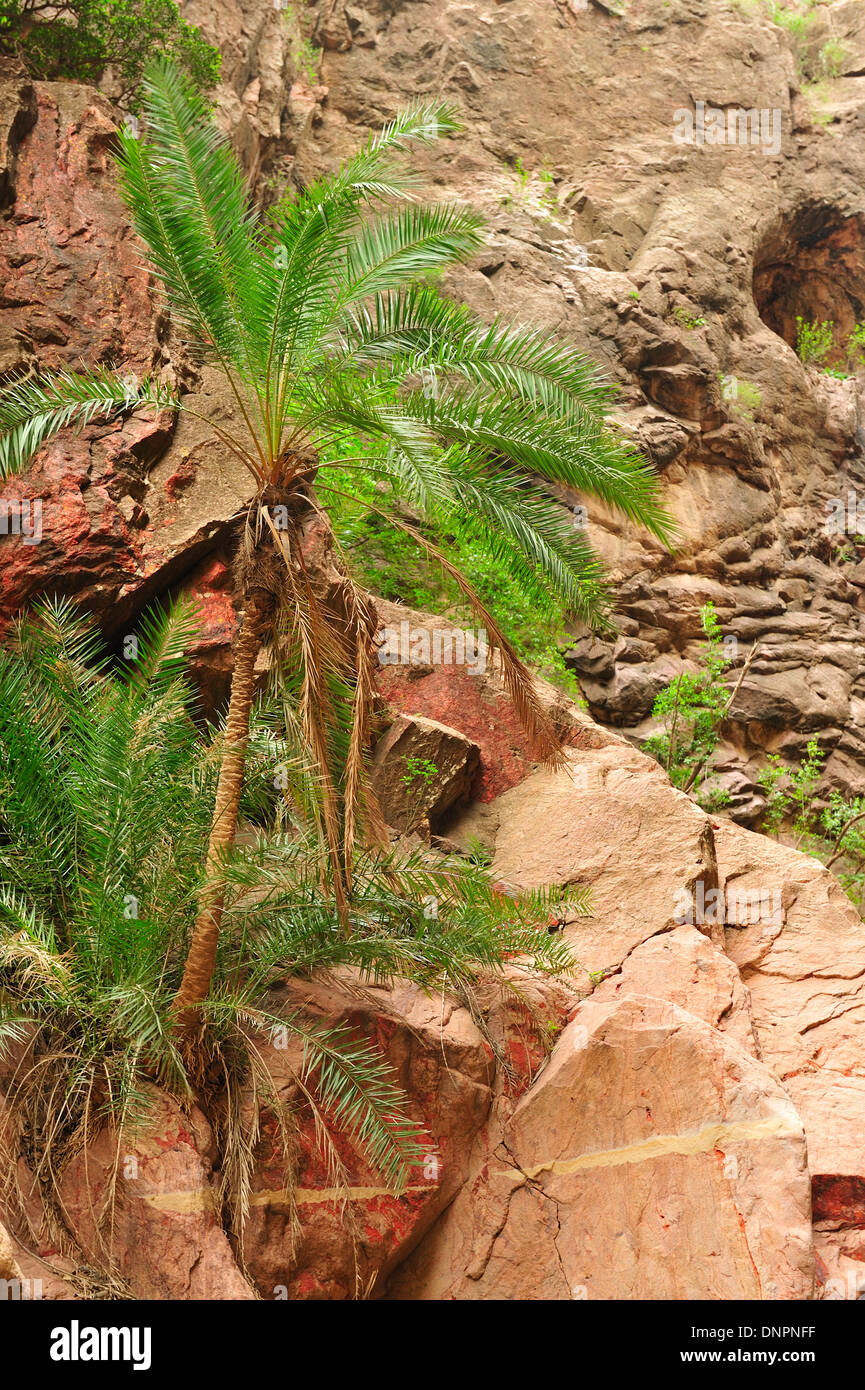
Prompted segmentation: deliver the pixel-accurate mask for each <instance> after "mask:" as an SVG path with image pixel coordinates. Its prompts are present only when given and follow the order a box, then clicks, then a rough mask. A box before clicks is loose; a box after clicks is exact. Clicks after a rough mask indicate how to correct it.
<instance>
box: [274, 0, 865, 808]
mask: <svg viewBox="0 0 865 1390" xmlns="http://www.w3.org/2000/svg"><path fill="white" fill-rule="evenodd" d="M320 11H321V13H322V15H325V16H326V28H327V34H328V38H327V40H326V42H325V50H326V51H325V52H324V56H323V62H322V79H323V81H324V83H325V84H326V87H327V98H326V100H325V101H324V102H323V104H322V105H321V109H320V118H319V120H318V122H317V123H316V124H315V125H314V126H313V127H312V128H311V130H310V132H309V136H308V138H306V139H305V140H304V141H303V142H302V144H301V146H300V148H299V150H298V155H297V166H298V168H299V169H300V170H302V171H303V172H304V174H306V173H307V172H308V171H312V170H313V169H317V168H319V167H321V166H322V165H328V164H332V163H333V161H334V160H335V159H337V158H338V157H339V156H341V155H342V154H343V153H344V152H346V151H347V150H348V149H349V148H350V147H351V145H352V144H353V142H354V140H355V139H356V137H357V135H358V134H359V133H360V131H361V129H362V128H364V127H366V126H367V125H369V124H375V123H376V122H378V121H380V120H382V119H384V118H385V117H386V116H387V115H390V114H391V113H392V111H393V110H394V109H395V108H396V107H398V106H399V105H401V104H402V103H403V102H404V101H405V100H406V99H407V98H408V97H409V96H410V95H413V94H415V93H416V92H424V93H427V92H429V93H436V94H437V93H444V94H446V95H447V96H448V97H449V98H450V99H452V100H453V101H454V102H456V104H457V105H458V107H459V108H460V111H461V114H462V116H463V119H464V122H465V125H466V134H465V135H464V136H462V137H461V138H460V142H459V145H458V146H456V147H455V149H454V156H453V157H452V158H450V159H448V160H446V161H442V160H438V159H436V157H435V156H432V157H431V159H430V161H429V162H428V163H426V164H423V161H422V167H425V168H426V169H428V170H429V172H430V177H431V179H434V182H435V186H436V191H437V192H438V193H440V194H441V196H451V195H457V196H462V197H467V198H469V199H471V201H472V202H473V203H475V204H476V205H480V206H481V207H482V208H483V210H484V211H485V212H486V213H487V216H488V219H489V226H490V233H491V245H490V246H489V248H488V249H486V250H485V251H484V252H483V253H482V254H481V255H480V256H479V257H478V258H476V260H475V261H474V262H473V263H471V264H470V265H469V266H467V267H466V268H465V270H463V271H461V272H459V274H457V275H455V276H454V277H453V278H452V282H451V283H452V286H453V290H454V292H455V293H457V294H459V295H460V296H461V297H462V298H464V299H465V300H467V301H468V302H469V303H470V304H472V305H473V306H474V307H475V308H476V309H478V310H479V311H480V312H481V313H483V314H484V315H485V316H490V315H492V314H493V313H495V312H497V311H498V312H502V313H504V314H505V315H506V316H507V317H508V318H511V319H515V320H521V319H526V320H531V321H533V322H541V323H544V324H547V325H549V327H550V328H551V329H553V330H555V331H557V332H559V333H561V334H563V335H564V336H565V337H566V338H567V339H568V341H570V342H573V343H574V344H575V346H577V347H579V348H581V349H584V350H586V351H588V352H589V353H590V354H591V355H592V356H593V357H594V358H595V359H597V360H600V361H602V362H604V363H605V364H606V366H607V367H608V369H609V372H610V374H611V376H612V377H613V378H614V379H615V381H616V382H617V384H618V385H619V387H620V388H621V393H622V394H621V397H620V406H619V409H618V410H617V418H618V420H619V422H620V423H621V424H622V426H623V427H624V428H625V430H626V431H627V432H628V433H629V434H630V435H631V436H632V437H633V438H634V439H636V440H637V441H638V442H639V444H640V446H641V447H642V448H643V449H644V451H645V452H646V454H647V455H648V456H649V457H650V458H651V459H652V460H653V461H654V463H655V464H656V466H657V467H658V468H659V469H660V470H661V472H662V475H663V481H664V489H665V496H666V502H667V505H668V507H669V508H670V509H671V510H672V512H673V514H674V515H675V517H676V518H677V520H678V522H679V525H680V528H681V543H680V546H679V548H678V550H677V552H676V554H675V556H668V555H665V554H663V553H662V552H661V551H660V550H659V548H658V547H657V546H655V545H653V544H651V543H650V542H648V541H647V540H646V539H645V537H641V536H638V535H635V534H634V533H633V531H632V530H630V529H629V528H628V527H627V526H623V525H622V524H621V523H620V522H619V521H617V520H615V519H614V518H612V517H611V516H609V515H608V514H607V513H606V512H605V511H604V509H603V508H601V507H599V506H597V505H596V504H593V503H591V502H588V504H587V505H588V524H589V531H590V534H591V536H592V539H593V540H594V541H595V543H596V544H597V546H598V548H599V550H600V551H601V553H602V554H603V555H604V557H605V559H606V560H607V563H608V565H609V566H610V569H611V573H612V576H613V579H614V582H615V585H616V588H617V594H618V610H617V611H618V613H619V625H620V636H619V637H618V638H617V639H615V640H612V641H609V642H598V641H595V640H590V639H587V638H585V637H584V636H583V635H581V634H576V636H577V640H576V641H575V644H574V647H573V653H572V657H571V660H572V664H573V668H574V670H575V671H576V673H577V674H578V675H579V677H580V679H581V682H582V686H583V690H584V693H585V695H586V697H587V699H588V701H589V705H590V708H591V710H592V713H593V714H594V715H595V716H596V717H597V718H599V719H600V720H602V721H603V722H607V723H610V724H613V725H616V726H620V727H623V728H626V729H628V730H629V731H631V732H632V733H633V734H634V736H635V737H642V735H643V734H644V733H645V732H646V727H647V726H646V721H647V719H648V717H649V716H650V714H651V709H652V703H653V700H654V697H655V695H656V694H657V692H658V690H659V689H660V688H661V687H662V686H663V685H664V684H665V683H667V682H668V681H669V680H670V679H671V678H672V676H674V675H675V674H676V673H677V672H678V671H680V670H681V669H682V668H683V665H685V666H687V664H688V663H689V662H690V661H691V660H692V659H693V657H694V655H695V650H696V643H697V641H698V640H699V636H700V634H699V607H700V605H701V604H703V603H705V602H706V601H707V600H710V599H711V600H712V601H713V602H714V603H715V604H716V607H717V611H718V614H719V617H720V620H721V623H722V626H723V628H724V631H725V634H727V635H728V636H730V637H735V638H736V639H737V641H738V642H739V653H738V657H737V662H739V663H741V661H742V660H743V659H744V657H745V655H746V653H747V651H748V649H749V648H750V646H751V644H752V643H753V642H755V641H756V642H757V643H758V644H759V648H760V655H759V657H758V658H757V659H756V660H755V661H754V663H753V664H752V666H751V669H750V672H749V674H748V677H747V678H746V681H745V683H744V685H743V687H742V690H741V691H740V696H739V698H738V699H737V702H736V704H735V706H734V708H733V710H732V713H731V720H730V725H729V732H730V740H729V743H728V744H727V746H726V747H725V749H724V750H723V752H724V757H723V759H722V760H721V761H722V769H721V770H722V773H723V778H722V781H723V785H725V786H726V787H727V789H728V790H729V791H731V792H733V793H734V809H736V810H737V811H741V814H742V815H743V818H744V819H745V821H746V822H747V821H751V820H753V819H754V817H755V815H756V814H757V813H758V812H759V809H760V806H761V804H762V803H761V799H760V793H759V789H758V788H757V787H756V785H755V781H754V774H755V769H756V767H757V765H758V764H759V762H760V759H761V758H762V757H763V755H764V754H765V752H766V751H772V750H776V751H780V752H781V753H782V755H783V756H784V757H790V758H794V757H798V756H799V754H800V753H801V751H802V748H803V745H804V742H805V739H806V737H807V736H808V735H809V734H816V735H817V736H818V737H819V739H820V742H821V746H822V747H823V748H824V750H825V751H826V752H827V753H828V754H829V755H830V756H829V758H828V762H827V770H826V779H827V785H834V786H838V787H840V788H843V789H844V790H845V791H848V792H849V791H854V792H861V791H862V790H863V789H865V783H863V775H862V766H863V747H865V745H863V731H865V704H863V690H865V687H863V658H862V654H861V653H862V641H861V638H862V624H863V611H862V610H863V601H862V593H863V584H865V578H863V574H860V570H861V569H862V565H861V546H860V544H859V541H858V540H857V539H856V536H857V534H860V535H861V534H865V524H862V525H860V524H859V520H858V519H857V511H856V509H857V506H858V504H859V502H860V501H862V500H865V499H863V497H862V494H863V487H865V470H863V454H862V409H863V400H865V397H863V389H865V386H863V376H862V373H861V371H860V372H859V373H858V375H857V376H856V377H855V378H853V377H851V378H850V379H849V380H847V381H838V380H832V379H831V378H830V377H827V376H826V375H825V374H824V373H822V372H820V371H819V370H817V369H815V368H806V367H805V366H803V365H802V363H801V362H800V361H799V360H798V358H797V356H796V354H795V351H794V346H795V338H796V316H797V315H801V316H803V317H804V318H805V319H807V320H814V319H819V320H823V319H831V320H833V321H834V322H835V324H836V327H837V332H838V336H839V338H846V335H848V334H849V332H850V330H851V328H852V327H853V324H854V322H855V321H856V320H857V318H861V316H862V305H863V304H865V201H863V195H862V193H861V190H862V188H863V187H865V177H863V175H865V144H863V141H862V139H861V134H860V127H861V119H862V109H863V100H865V91H863V89H865V82H863V79H862V77H861V75H860V73H861V64H857V57H856V55H857V54H861V52H862V50H863V42H865V40H863V33H865V31H863V23H865V21H863V15H862V10H861V7H860V6H857V5H853V4H849V3H848V4H832V5H829V6H825V7H821V8H820V10H819V11H818V14H817V16H816V17H815V18H814V20H813V24H814V27H813V28H812V29H811V30H809V37H808V52H809V53H812V56H813V53H816V52H817V50H818V49H819V48H820V46H821V44H822V43H823V42H824V41H825V40H826V39H827V38H828V37H829V36H830V33H831V36H832V37H833V38H834V39H835V40H836V41H837V42H838V43H839V44H840V45H841V49H842V58H841V59H840V61H839V75H838V77H837V78H836V79H833V80H832V81H830V82H829V83H828V84H825V85H824V87H823V88H822V89H821V91H820V93H815V92H813V91H812V90H810V89H807V88H806V87H805V86H804V85H803V82H802V79H801V78H800V76H799V75H798V71H797V61H798V60H797V58H796V56H794V53H793V52H792V51H791V40H790V38H789V36H788V35H787V34H786V33H785V31H784V30H783V29H782V28H781V27H779V26H777V25H774V24H773V23H772V22H771V21H770V20H769V18H768V17H767V16H766V15H765V14H764V12H763V11H762V10H761V8H760V7H759V6H755V7H751V6H744V5H743V6H738V5H737V6H733V5H730V4H728V3H726V0H706V3H703V4H701V5H699V6H695V5H693V4H691V3H689V0H672V2H671V3H670V4H667V5H665V6H663V7H659V6H657V5H654V4H651V3H648V0H642V2H641V0H635V3H632V4H629V5H627V6H622V7H621V12H618V11H617V12H615V13H614V12H613V11H612V10H611V9H610V7H607V6H601V5H596V4H594V3H590V4H588V5H586V6H572V5H568V4H565V3H552V0H512V3H509V4H507V5H502V4H497V3H495V2H494V0H475V3H472V4H469V5H460V6H443V5H441V4H439V3H436V0H415V3H412V4H410V5H409V4H404V3H401V4H393V3H390V0H365V3H363V4H360V5H357V4H355V3H353V0H352V3H348V0H336V3H335V4H330V3H329V2H328V4H327V5H322V6H321V7H320ZM323 32H324V31H323ZM337 36H338V37H337ZM805 58H806V59H807V53H806V54H805ZM635 94H638V98H637V100H638V112H639V114H638V115H637V107H636V106H635ZM697 102H703V103H704V104H705V106H707V107H710V108H711V107H715V108H723V109H724V111H725V113H728V112H730V111H731V110H732V112H733V118H734V124H735V120H736V111H740V112H741V113H745V112H747V111H751V112H763V113H765V118H764V119H765V137H764V136H761V135H758V134H757V133H756V131H755V134H754V138H753V139H751V140H750V141H749V139H748V138H747V136H746V138H745V139H744V140H742V139H741V138H740V137H739V136H738V135H737V138H736V142H735V143H724V144H719V143H709V139H708V138H707V139H706V141H705V142H698V140H697V136H696V133H694V138H693V141H692V142H691V143H685V142H683V140H682V138H681V137H682V132H683V130H684V124H683V118H684V114H685V113H690V114H692V115H693V114H694V113H695V109H696V103H697ZM736 129H737V130H738V127H737V128H736ZM749 133H750V131H749ZM776 134H777V139H776V138H775V136H776ZM831 361H833V362H835V364H836V365H838V364H839V362H840V359H839V358H838V357H837V356H836V357H833V358H832V359H831ZM850 493H852V494H853V499H852V510H851V507H850V506H849V505H848V494H850ZM569 500H570V501H572V502H577V501H580V500H582V501H585V499H578V498H576V497H574V498H571V499H569ZM842 500H843V503H844V519H843V521H842V522H841V523H840V524H837V522H833V520H832V518H833V517H835V518H837V516H838V514H839V508H840V504H841V502H842ZM862 517H863V521H865V507H863V513H862ZM857 528H858V529H857ZM446 722H449V721H446Z"/></svg>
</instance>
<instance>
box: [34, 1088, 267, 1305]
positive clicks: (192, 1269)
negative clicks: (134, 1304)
mask: <svg viewBox="0 0 865 1390" xmlns="http://www.w3.org/2000/svg"><path fill="white" fill-rule="evenodd" d="M214 1153H215V1150H214V1146H213V1135H212V1131H211V1129H210V1126H209V1124H208V1122H207V1120H206V1119H205V1117H204V1115H203V1114H202V1113H201V1111H200V1110H198V1109H197V1108H195V1107H193V1109H192V1110H191V1111H190V1112H189V1113H188V1114H187V1113H185V1112H184V1111H183V1110H181V1108H180V1106H179V1105H178V1104H177V1102H176V1101H174V1100H173V1099H172V1098H171V1097H170V1096H168V1095H166V1094H165V1093H164V1092H161V1091H156V1090H152V1091H151V1093H150V1106H149V1111H148V1114H147V1118H146V1121H145V1122H144V1124H143V1125H142V1126H141V1127H139V1128H138V1129H137V1130H133V1131H132V1132H126V1133H124V1135H123V1138H122V1141H121V1143H120V1145H119V1146H118V1142H117V1138H116V1136H115V1135H114V1133H113V1132H112V1131H111V1130H109V1129H107V1128H106V1129H103V1130H102V1132H101V1133H100V1134H99V1135H98V1136H97V1137H96V1138H95V1140H94V1141H93V1142H92V1143H91V1144H90V1145H88V1147H87V1148H86V1150H84V1151H83V1152H82V1153H81V1154H80V1155H78V1156H77V1157H76V1158H74V1159H73V1160H72V1161H71V1162H70V1164H69V1165H68V1166H67V1168H66V1169H65V1171H64V1173H63V1178H62V1183H61V1194H62V1202H63V1210H64V1217H65V1220H66V1222H67V1224H68V1226H69V1228H70V1230H71V1232H72V1235H73V1237H74V1238H75V1240H76V1241H77V1243H78V1245H79V1247H80V1249H81V1251H82V1252H83V1253H84V1255H85V1257H87V1258H89V1259H90V1260H92V1262H93V1264H94V1266H95V1267H97V1268H98V1267H99V1266H100V1264H102V1263H104V1262H105V1261H106V1260H110V1259H112V1258H113V1260H114V1262H115V1268H116V1272H117V1275H118V1276H119V1277H120V1279H121V1280H123V1281H125V1282H126V1284H127V1285H128V1287H129V1289H130V1291H131V1294H132V1296H133V1297H135V1298H153V1299H171V1300H193V1301H198V1300H209V1299H232V1300H236V1299H241V1300H244V1299H254V1298H255V1296H256V1295H255V1293H254V1291H253V1289H252V1287H251V1286H250V1284H249V1283H248V1282H247V1280H246V1279H245V1278H244V1276H243V1274H242V1273H241V1271H240V1268H239V1266H238V1264H237V1262H236V1260H235V1257H234V1253H233V1251H232V1249H231V1246H230V1244H229V1241H228V1237H227V1236H226V1234H225V1232H224V1230H223V1228H222V1221H221V1213H220V1212H219V1210H218V1203H217V1201H216V1188H215V1184H214V1182H213V1166H212V1160H213V1157H214ZM115 1172H116V1174H117V1186H116V1205H115V1207H114V1210H113V1213H112V1215H113V1223H112V1226H113V1229H107V1228H106V1225H105V1214H106V1205H105V1204H106V1199H107V1197H108V1195H109V1192H110V1182H111V1178H112V1176H113V1175H114V1174H115Z"/></svg>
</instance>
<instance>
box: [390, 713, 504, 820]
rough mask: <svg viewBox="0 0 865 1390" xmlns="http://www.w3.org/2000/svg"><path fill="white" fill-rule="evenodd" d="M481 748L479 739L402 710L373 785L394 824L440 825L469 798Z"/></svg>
mask: <svg viewBox="0 0 865 1390" xmlns="http://www.w3.org/2000/svg"><path fill="white" fill-rule="evenodd" d="M479 759H480V752H479V749H478V746H477V744H476V743H473V742H472V741H471V739H470V738H466V736H465V734H461V733H459V732H458V730H456V729H449V728H448V727H447V725H445V724H439V723H438V722H437V720H435V719H426V718H424V717H423V715H406V714H399V715H397V717H396V719H395V720H394V721H393V723H392V724H391V726H390V728H389V729H388V730H387V731H386V732H385V733H384V734H383V735H382V737H381V738H380V739H379V741H378V743H377V744H376V747H375V753H374V755H373V760H372V769H371V776H372V786H373V790H374V791H375V794H376V796H377V798H378V802H379V805H380V806H381V810H382V814H383V815H384V818H385V821H386V823H387V824H388V825H390V826H392V827H393V828H394V829H396V830H402V831H406V832H411V831H413V830H418V829H420V828H422V827H430V826H432V827H436V826H437V825H438V823H439V822H440V820H441V818H442V817H443V816H444V814H445V812H447V811H449V810H450V809H451V808H452V807H454V806H455V805H458V804H459V803H460V802H464V801H466V800H468V796H469V793H470V791H471V788H472V782H473V780H474V776H475V773H476V772H477V769H478V763H479Z"/></svg>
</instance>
